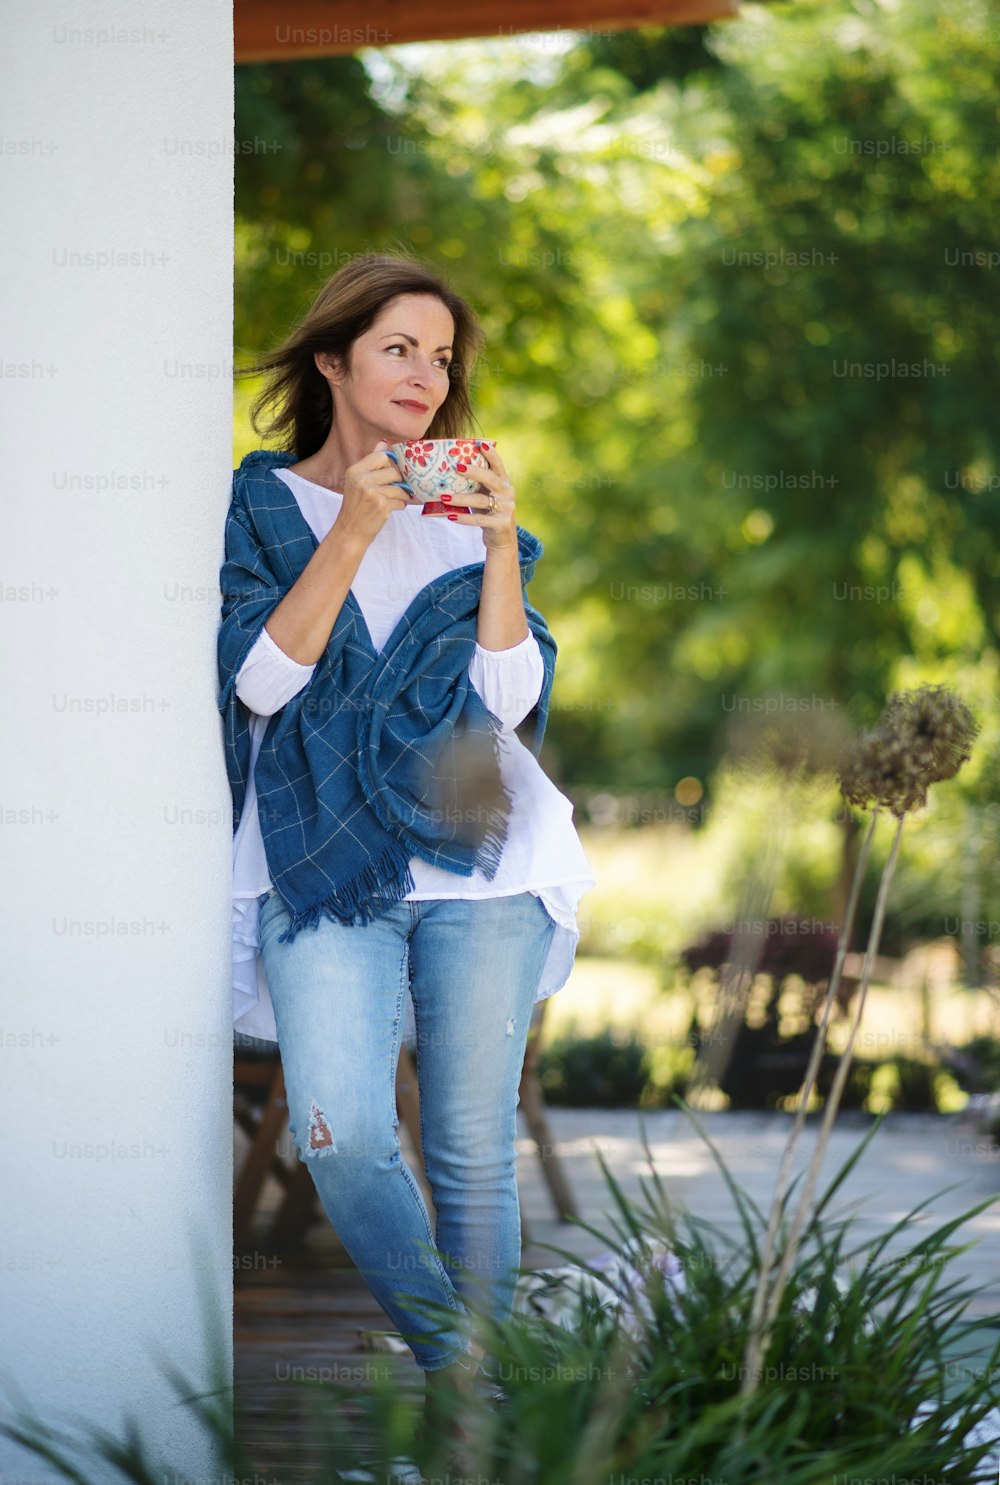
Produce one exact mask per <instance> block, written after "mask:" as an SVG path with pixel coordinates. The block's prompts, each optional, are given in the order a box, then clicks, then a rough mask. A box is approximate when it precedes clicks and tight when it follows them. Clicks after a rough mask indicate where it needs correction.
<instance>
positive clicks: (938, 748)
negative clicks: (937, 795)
mask: <svg viewBox="0 0 1000 1485" xmlns="http://www.w3.org/2000/svg"><path fill="white" fill-rule="evenodd" d="M978 731H979V723H978V722H977V721H976V719H975V718H974V717H973V715H972V713H971V711H970V710H969V708H968V707H967V706H966V705H965V702H964V701H962V700H961V699H960V698H959V697H958V696H956V695H955V693H954V691H949V690H948V689H947V688H946V687H945V686H921V687H920V688H919V690H917V691H897V692H895V693H894V694H893V695H892V696H891V697H890V698H889V701H888V703H887V705H886V707H885V710H884V711H883V713H882V716H881V717H880V718H879V723H878V726H877V727H873V728H872V729H871V731H869V732H863V733H861V735H860V736H859V737H858V738H856V739H855V741H854V742H853V743H852V744H851V745H850V746H849V747H848V748H847V749H846V750H845V754H844V757H843V759H842V761H841V765H840V768H839V770H838V772H839V774H840V792H841V793H842V794H843V796H844V798H845V799H846V800H847V801H848V802H849V803H850V804H854V805H857V806H858V807H859V808H861V809H866V808H867V807H868V806H869V805H871V804H878V805H881V806H883V807H884V808H886V809H888V810H890V811H891V812H892V813H893V814H894V815H905V814H907V813H908V812H909V811H910V810H912V809H919V808H920V807H921V806H922V805H925V804H926V803H927V790H928V789H929V788H930V786H931V784H936V783H938V782H939V781H940V780H941V779H951V778H954V776H955V774H956V773H958V770H959V769H960V768H961V766H962V764H963V763H964V762H965V761H966V760H967V759H968V758H969V757H970V756H971V748H972V742H973V739H974V738H975V737H976V734H977V733H978Z"/></svg>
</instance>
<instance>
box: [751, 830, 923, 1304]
mask: <svg viewBox="0 0 1000 1485" xmlns="http://www.w3.org/2000/svg"><path fill="white" fill-rule="evenodd" d="M905 819H906V816H905V815H902V814H901V815H900V816H899V818H898V821H897V824H896V833H895V835H894V836H893V839H892V849H891V850H890V852H889V859H888V861H887V862H886V864H885V868H884V870H883V872H882V880H881V881H880V882H879V888H878V897H877V899H876V902H875V914H874V917H873V918H872V927H871V933H870V934H869V935H868V948H867V951H866V953H865V962H864V967H863V969H862V971H861V984H860V986H859V988H858V1001H857V1006H856V1007H855V1011H854V1021H853V1024H852V1026H851V1031H850V1035H849V1037H848V1039H847V1046H846V1047H845V1048H844V1051H843V1053H842V1054H841V1058H840V1062H839V1064H838V1066H837V1072H836V1075H835V1077H834V1080H833V1086H832V1087H831V1089H830V1096H829V1097H828V1099H827V1100H826V1105H825V1107H824V1109H823V1124H822V1127H821V1129H820V1133H819V1139H818V1140H817V1141H816V1149H815V1150H814V1151H813V1157H812V1160H811V1161H810V1163H809V1170H808V1173H807V1176H806V1182H805V1187H804V1189H803V1192H802V1196H801V1198H800V1200H799V1204H798V1206H797V1208H796V1210H795V1216H794V1217H793V1219H792V1227H791V1231H790V1233H789V1235H788V1242H787V1244H786V1246H785V1251H784V1253H783V1254H782V1259H781V1266H780V1268H779V1269H778V1273H777V1276H776V1278H775V1281H774V1286H773V1288H772V1290H771V1296H770V1300H769V1303H768V1306H767V1310H766V1312H765V1317H764V1323H765V1326H766V1327H770V1326H771V1325H772V1324H773V1323H774V1318H775V1316H776V1315H777V1313H778V1307H779V1305H780V1304H781V1296H782V1295H783V1294H784V1292H785V1286H786V1284H787V1283H788V1275H789V1273H790V1272H791V1269H792V1265H793V1263H794V1262H795V1258H796V1255H797V1253H798V1251H799V1243H800V1241H801V1238H802V1229H803V1227H804V1226H805V1220H806V1214H807V1212H808V1210H809V1206H810V1203H811V1202H812V1198H813V1193H814V1191H815V1190H816V1182H817V1181H818V1180H819V1173H820V1168H821V1166H822V1164H823V1158H824V1156H825V1154H826V1147H827V1145H828V1144H829V1142H830V1131H831V1130H832V1129H833V1121H834V1119H835V1118H836V1117H837V1110H838V1108H839V1107H840V1100H841V1097H842V1095H843V1092H844V1085H845V1083H846V1082H847V1074H848V1072H849V1071H850V1067H851V1059H852V1057H853V1055H854V1042H855V1039H856V1037H857V1034H858V1027H859V1026H860V1024H861V1016H862V1013H863V1011H864V1008H865V997H866V996H867V994H868V985H869V982H870V980H871V974H872V966H873V965H874V963H875V955H876V953H877V952H878V946H879V942H880V940H881V938H882V924H883V922H884V921H885V909H886V904H887V902H888V900H889V889H890V888H891V886H892V879H893V877H894V875H895V873H896V862H897V860H898V858H899V843H900V840H901V839H902V835H903V824H904V821H905Z"/></svg>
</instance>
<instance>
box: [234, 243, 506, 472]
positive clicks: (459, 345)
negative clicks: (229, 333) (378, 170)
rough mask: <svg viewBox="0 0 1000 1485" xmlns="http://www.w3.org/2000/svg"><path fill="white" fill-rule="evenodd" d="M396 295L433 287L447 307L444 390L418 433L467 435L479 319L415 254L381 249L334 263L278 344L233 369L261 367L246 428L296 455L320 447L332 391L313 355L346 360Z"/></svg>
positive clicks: (251, 371)
mask: <svg viewBox="0 0 1000 1485" xmlns="http://www.w3.org/2000/svg"><path fill="white" fill-rule="evenodd" d="M397 294H433V295H434V296H435V297H436V298H438V299H440V300H441V302H442V303H443V304H444V305H445V306H446V308H447V309H449V310H450V311H451V315H452V319H453V320H454V322H455V334H454V340H453V343H452V352H451V364H450V365H449V368H448V375H449V379H450V385H449V388H448V395H447V397H446V398H445V400H444V402H442V404H441V406H440V407H439V408H438V410H437V412H436V413H435V414H434V417H433V419H432V421H431V423H430V426H429V427H428V429H427V432H426V434H425V435H424V436H425V437H426V438H459V437H467V436H469V435H470V434H471V432H472V425H473V413H472V406H471V403H470V401H469V387H468V378H469V371H470V370H471V367H472V365H473V363H474V361H475V357H476V353H477V351H478V350H479V349H480V348H481V346H482V345H483V342H484V340H485V335H484V333H483V329H482V326H481V325H480V323H479V321H478V320H477V318H476V316H475V313H474V312H473V310H472V309H471V307H470V306H469V305H468V304H467V303H466V301H465V300H464V299H463V298H462V297H461V296H460V295H459V294H456V293H455V291H454V290H453V289H450V288H449V287H448V285H447V284H446V283H445V282H444V280H443V279H442V278H440V277H439V276H438V275H437V273H436V272H435V271H434V270H433V269H432V268H430V267H429V266H427V265H425V264H424V263H422V262H420V261H419V260H417V259H416V258H411V257H408V256H403V255H398V256H389V255H388V254H385V253H364V254H360V255H359V256H357V257H355V258H352V259H351V260H350V261H349V262H347V263H345V264H344V265H343V267H342V268H338V269H337V271H336V273H334V274H333V275H332V276H331V277H330V278H328V279H327V281H326V283H325V284H324V285H323V287H322V288H321V289H320V291H319V293H318V294H317V296H316V298H315V299H314V300H313V303H312V305H311V306H310V308H309V309H308V311H307V312H306V314H305V316H304V317H303V319H302V320H301V321H300V323H299V324H298V325H297V326H296V328H295V329H294V330H293V331H292V332H291V334H290V335H289V336H288V337H287V338H286V340H285V341H284V343H283V344H282V345H280V346H279V347H278V348H277V350H274V351H270V352H269V353H268V354H266V355H264V356H262V357H261V358H260V359H259V360H258V361H256V362H255V364H254V365H252V366H247V367H243V368H242V369H241V370H238V371H237V372H236V375H237V376H252V375H257V374H259V373H261V372H265V373H267V374H268V375H267V381H266V383H265V385H264V386H263V388H262V389H261V390H260V392H258V394H257V395H256V397H255V398H254V400H253V405H252V407H251V409H250V422H251V424H252V426H253V430H254V432H255V433H256V434H258V435H259V436H260V437H261V438H274V437H277V438H278V439H279V440H280V443H281V447H282V448H284V449H286V450H288V451H290V452H291V453H294V454H295V456H296V458H297V459H308V457H309V456H310V454H314V453H315V452H316V450H317V449H319V448H321V447H322V446H323V444H324V442H325V441H326V437H327V434H328V433H329V431H330V428H331V426H332V424H333V398H332V396H331V394H330V388H329V385H328V384H327V381H326V379H325V378H324V377H323V376H322V374H321V373H320V371H319V369H318V367H317V366H316V363H315V361H314V360H313V354H314V352H316V351H326V352H329V353H330V354H331V355H335V356H338V357H340V358H342V360H343V362H344V364H346V365H349V364H350V350H351V346H352V345H353V343H354V341H355V340H357V338H358V336H359V335H363V334H364V333H365V331H366V330H367V329H369V328H370V326H371V325H372V324H374V322H375V320H376V318H377V317H378V314H379V312H380V311H381V309H382V308H383V306H384V305H386V304H387V303H388V302H389V300H390V299H393V298H394V297H395V296H396V295H397ZM272 403H273V404H274V410H273V412H272V415H271V416H270V418H269V419H268V420H267V421H266V422H265V423H264V424H263V426H262V427H261V426H259V423H258V420H259V418H260V416H261V414H262V413H263V412H264V410H265V409H266V408H268V407H270V406H271V404H272Z"/></svg>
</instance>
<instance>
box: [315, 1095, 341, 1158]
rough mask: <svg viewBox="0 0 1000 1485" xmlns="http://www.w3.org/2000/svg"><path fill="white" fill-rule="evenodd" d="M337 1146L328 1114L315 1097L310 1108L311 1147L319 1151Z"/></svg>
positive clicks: (331, 1149) (334, 1148) (333, 1148)
mask: <svg viewBox="0 0 1000 1485" xmlns="http://www.w3.org/2000/svg"><path fill="white" fill-rule="evenodd" d="M336 1148H337V1146H336V1144H335V1143H334V1139H333V1130H332V1129H331V1128H330V1126H329V1124H328V1123H327V1118H326V1115H325V1114H324V1113H323V1110H322V1109H321V1108H320V1106H319V1104H318V1103H317V1102H316V1100H315V1099H313V1103H312V1107H311V1108H310V1110H309V1149H310V1150H319V1151H333V1150H336Z"/></svg>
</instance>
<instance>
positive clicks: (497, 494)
mask: <svg viewBox="0 0 1000 1485" xmlns="http://www.w3.org/2000/svg"><path fill="white" fill-rule="evenodd" d="M479 452H480V453H481V454H482V456H483V458H484V459H485V460H486V463H487V466H488V467H487V468H485V469H484V468H483V467H482V466H478V467H477V468H476V472H475V477H476V479H477V480H478V481H479V483H480V484H481V485H485V486H486V492H485V494H480V493H475V494H472V495H453V496H452V497H451V501H450V502H448V501H445V504H449V503H450V504H452V505H459V506H462V505H467V506H471V507H472V511H471V513H470V514H469V515H466V514H464V512H462V511H448V512H447V513H446V512H445V511H433V512H432V513H431V514H432V516H434V515H436V516H438V517H439V518H440V519H441V520H449V521H457V522H458V523H459V524H460V525H464V526H481V527H482V530H483V543H484V545H485V546H486V547H487V549H488V550H490V551H499V550H502V549H503V548H504V547H516V546H517V519H516V514H515V509H514V507H515V503H516V499H517V497H516V496H515V494H514V489H513V486H512V485H511V483H510V480H509V478H508V476H507V471H506V469H505V468H504V465H503V460H502V459H501V457H500V455H499V454H498V453H497V451H496V449H495V448H492V449H491V448H480V450H479ZM490 495H493V497H494V498H495V500H496V507H495V509H494V511H493V514H492V515H491V514H490V513H489V509H488V507H489V504H490ZM438 498H440V497H438Z"/></svg>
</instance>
